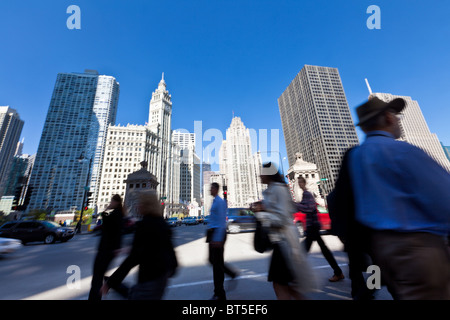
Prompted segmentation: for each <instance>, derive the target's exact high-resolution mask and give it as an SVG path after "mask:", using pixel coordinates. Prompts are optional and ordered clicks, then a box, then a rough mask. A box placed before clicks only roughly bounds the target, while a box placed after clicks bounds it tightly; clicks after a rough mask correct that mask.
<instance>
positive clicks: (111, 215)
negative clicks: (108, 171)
mask: <svg viewBox="0 0 450 320" xmlns="http://www.w3.org/2000/svg"><path fill="white" fill-rule="evenodd" d="M101 216H102V221H103V224H102V229H101V238H100V242H99V246H98V252H97V256H96V257H95V262H94V270H93V275H92V282H91V290H90V292H89V300H101V298H102V297H101V295H100V288H101V287H102V284H103V277H104V276H105V273H106V271H107V270H108V267H109V265H110V263H111V261H112V260H113V259H114V257H115V256H116V255H117V253H118V250H119V249H120V246H121V238H122V219H123V216H124V209H123V206H122V198H121V197H120V195H118V194H116V195H114V196H113V197H112V198H111V202H110V203H109V205H108V206H107V207H106V209H105V211H104V212H102V213H101ZM114 289H117V291H118V292H119V293H121V294H122V295H126V294H127V293H126V291H125V290H124V288H120V287H117V288H114Z"/></svg>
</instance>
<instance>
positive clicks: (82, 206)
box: [75, 154, 92, 233]
mask: <svg viewBox="0 0 450 320" xmlns="http://www.w3.org/2000/svg"><path fill="white" fill-rule="evenodd" d="M83 160H85V157H84V156H83V154H81V156H80V157H79V158H78V161H79V162H82V161H83ZM91 166H92V157H91V158H90V159H89V169H88V174H87V179H86V185H85V187H84V192H83V202H82V204H81V211H80V220H78V223H77V226H76V227H75V230H76V233H81V222H82V220H83V212H84V204H85V203H86V194H87V192H88V190H89V180H90V177H91Z"/></svg>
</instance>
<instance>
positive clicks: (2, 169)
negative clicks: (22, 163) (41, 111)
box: [0, 106, 24, 197]
mask: <svg viewBox="0 0 450 320" xmlns="http://www.w3.org/2000/svg"><path fill="white" fill-rule="evenodd" d="M23 123H24V122H23V120H21V119H20V116H19V114H18V113H17V111H16V110H14V109H12V108H10V107H8V106H6V107H0V197H1V196H2V195H3V193H4V189H5V187H6V179H8V176H9V171H10V168H11V165H12V161H13V158H14V154H15V153H16V149H17V144H18V142H19V139H20V134H21V133H22V128H23Z"/></svg>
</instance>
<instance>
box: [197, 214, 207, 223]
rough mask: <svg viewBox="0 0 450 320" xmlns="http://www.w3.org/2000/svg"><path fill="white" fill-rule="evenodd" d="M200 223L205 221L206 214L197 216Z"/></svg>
mask: <svg viewBox="0 0 450 320" xmlns="http://www.w3.org/2000/svg"><path fill="white" fill-rule="evenodd" d="M197 220H198V223H199V224H200V223H203V221H205V216H198V217H197Z"/></svg>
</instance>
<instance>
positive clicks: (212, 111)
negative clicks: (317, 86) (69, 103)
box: [0, 0, 450, 170]
mask: <svg viewBox="0 0 450 320" xmlns="http://www.w3.org/2000/svg"><path fill="white" fill-rule="evenodd" d="M72 4H75V5H78V6H79V7H80V8H81V27H82V28H81V30H68V29H67V27H66V20H67V18H68V17H69V15H68V14H67V13H66V9H67V7H68V6H69V5H72ZM372 4H375V5H378V6H379V7H380V8H381V30H369V29H368V28H367V27H366V20H367V18H368V17H369V14H367V13H366V9H367V7H368V6H369V5H372ZM449 11H450V2H448V1H444V0H441V1H439V0H432V1H413V0H409V1H407V0H396V1H381V0H371V1H365V0H346V1H322V0H311V1H299V0H295V1H283V0H281V1H280V0H279V1H275V0H273V1H268V0H258V1H256V0H251V1H250V0H238V1H235V0H227V1H225V0H190V1H187V0H184V1H171V0H165V1H150V0H145V1H139V0H133V1H124V0H116V1H104V0H88V1H84V0H70V1H65V0H58V1H36V0H33V1H31V0H26V1H23V0H22V1H6V0H3V1H1V2H0V43H1V50H0V105H10V106H11V107H12V108H15V109H17V110H18V112H19V113H20V115H21V118H22V119H24V120H25V126H24V129H23V132H22V137H24V138H25V146H24V152H25V153H34V152H36V150H37V146H38V144H39V139H40V136H41V133H42V128H43V125H44V121H45V117H46V114H47V109H48V106H49V102H50V98H51V94H52V91H53V86H54V83H55V80H56V75H57V73H58V72H82V71H83V70H84V69H96V70H98V71H99V72H100V73H101V74H107V75H112V76H115V77H116V78H117V80H118V81H119V82H120V84H121V94H120V100H119V110H118V115H117V123H121V124H126V123H134V124H144V123H145V121H146V120H147V117H148V104H149V101H150V98H151V93H152V91H153V90H154V89H155V88H156V86H157V84H158V82H159V80H160V78H161V73H162V72H165V75H166V76H165V78H166V83H167V85H168V89H169V91H170V93H171V94H172V100H173V118H172V127H173V129H177V128H185V129H188V130H191V131H193V130H194V121H196V120H197V121H200V120H201V121H203V124H202V126H203V130H207V129H209V128H217V129H219V130H221V131H222V132H223V133H224V134H225V130H226V128H227V127H228V126H229V125H230V123H231V117H232V112H233V111H234V113H235V115H238V116H240V117H241V118H242V120H243V122H244V124H245V125H246V126H247V127H249V128H255V129H269V130H270V129H279V130H280V151H281V153H282V156H283V157H284V156H285V152H286V151H285V146H284V138H283V135H282V130H281V120H280V115H279V111H278V104H277V99H278V97H279V96H280V95H281V93H282V92H283V91H284V89H285V88H286V87H287V86H288V85H289V83H290V82H291V81H292V79H293V78H294V77H295V75H296V74H297V73H298V72H299V71H300V69H301V68H302V67H303V65H305V64H312V65H321V66H329V67H336V68H338V69H339V72H340V75H341V78H342V81H343V85H344V89H345V93H346V95H347V100H348V103H349V106H350V109H351V110H352V115H353V117H354V120H356V118H355V114H354V109H355V107H356V106H358V105H359V104H360V103H362V102H363V101H364V100H365V99H367V96H368V91H367V88H366V85H365V83H364V78H366V77H367V78H368V79H369V81H370V84H371V86H372V89H373V91H374V92H388V93H392V94H399V95H409V96H412V97H413V99H415V100H417V101H418V102H419V104H420V106H421V108H422V112H423V114H424V116H425V119H426V120H427V122H428V125H429V128H430V130H431V131H432V132H434V133H436V134H437V135H438V137H439V139H440V140H441V141H442V142H443V143H444V144H445V145H450V130H449V128H448V119H449V118H450V59H449V54H448V53H449V52H450V41H449V39H450V23H449V22H448V12H449ZM208 143H209V142H205V145H204V146H206V144H208ZM284 166H285V168H284V169H285V170H287V162H286V163H285V164H284Z"/></svg>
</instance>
